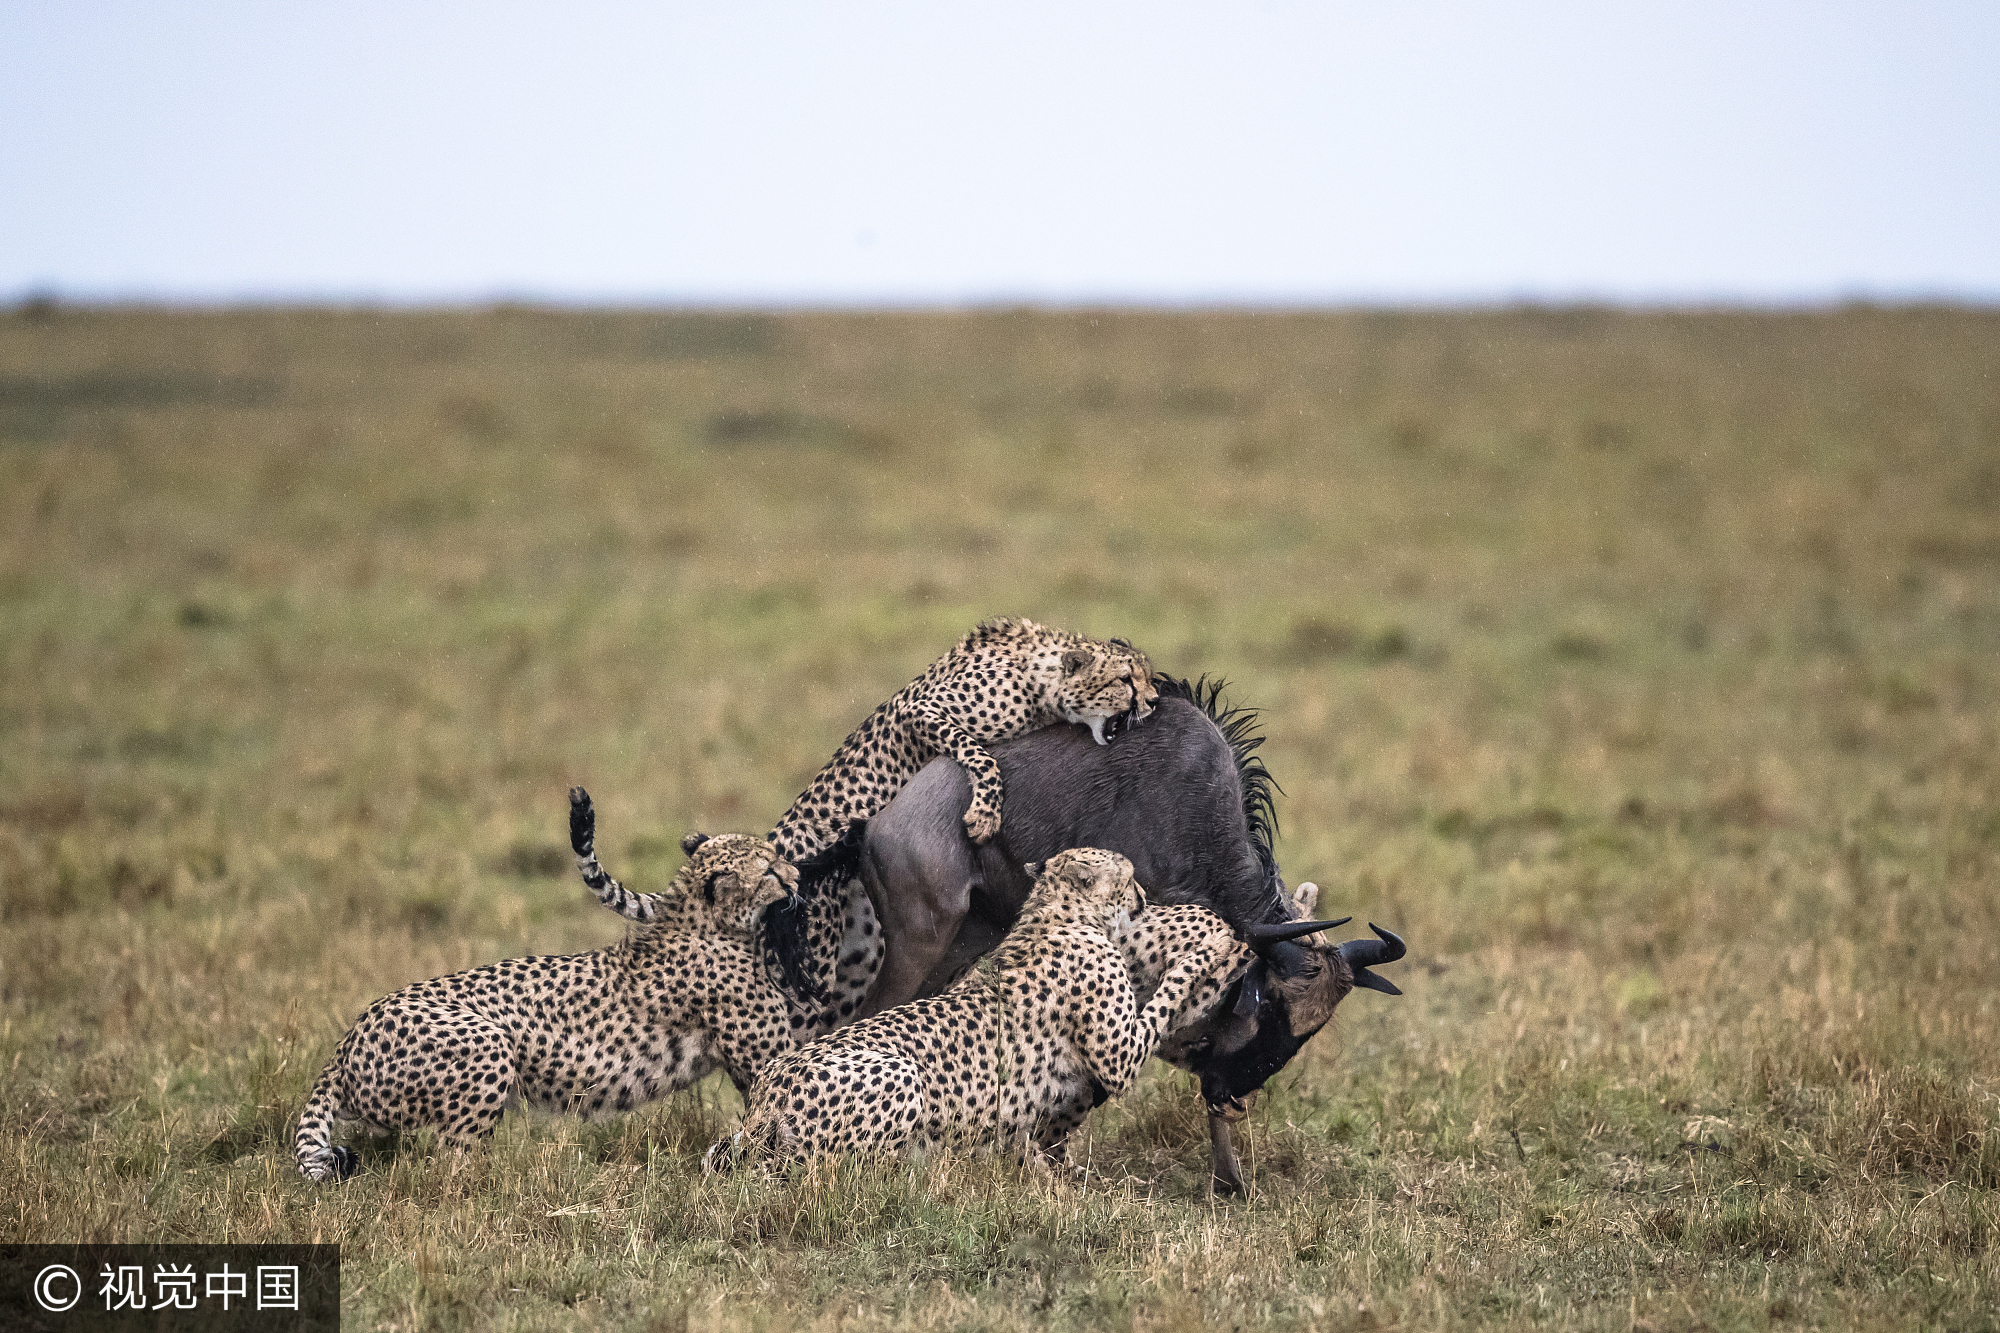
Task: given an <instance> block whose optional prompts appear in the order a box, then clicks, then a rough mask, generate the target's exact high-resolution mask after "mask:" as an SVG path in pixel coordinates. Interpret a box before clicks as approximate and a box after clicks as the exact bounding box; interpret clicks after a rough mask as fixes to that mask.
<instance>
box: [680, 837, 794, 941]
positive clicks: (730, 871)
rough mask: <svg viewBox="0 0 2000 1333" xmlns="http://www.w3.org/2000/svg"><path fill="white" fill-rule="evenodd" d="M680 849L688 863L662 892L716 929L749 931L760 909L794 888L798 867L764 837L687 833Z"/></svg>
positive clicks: (785, 896)
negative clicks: (712, 835)
mask: <svg viewBox="0 0 2000 1333" xmlns="http://www.w3.org/2000/svg"><path fill="white" fill-rule="evenodd" d="M681 850H682V851H683V852H686V853H687V863H686V864H685V865H683V866H682V867H681V868H680V872H679V873H678V874H676V875H675V876H674V882H673V883H672V884H671V885H669V886H668V888H667V891H666V893H665V894H663V895H662V896H663V897H666V898H673V899H678V900H679V901H680V902H681V903H682V904H684V906H685V908H686V909H688V911H689V912H690V914H691V915H692V916H694V917H695V918H696V919H697V920H700V921H702V922H703V923H704V924H705V925H706V926H708V927H709V928H710V929H712V930H714V931H715V932H716V933H717V934H731V935H748V934H750V933H751V932H752V931H753V930H755V929H756V928H757V920H758V918H759V917H761V916H762V915H763V914H764V909H765V908H767V907H769V906H770V905H771V904H773V903H775V902H780V901H782V900H784V899H786V898H789V897H791V896H792V894H793V893H794V892H795V891H796V890H797V889H798V883H799V872H798V870H797V869H796V868H795V867H794V866H793V865H792V863H791V862H789V861H786V860H784V859H782V858H781V857H779V856H778V854H777V853H776V852H774V851H773V850H772V849H771V844H770V843H769V842H768V841H766V840H765V839H763V838H758V837H753V836H751V835H750V834H747V833H718V834H716V835H715V836H714V837H710V836H709V835H708V834H706V833H690V834H688V835H687V836H686V837H685V838H682V839H681Z"/></svg>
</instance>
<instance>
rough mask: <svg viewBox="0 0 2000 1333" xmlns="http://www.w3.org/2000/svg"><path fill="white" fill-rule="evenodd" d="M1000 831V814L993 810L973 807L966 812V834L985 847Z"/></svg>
mask: <svg viewBox="0 0 2000 1333" xmlns="http://www.w3.org/2000/svg"><path fill="white" fill-rule="evenodd" d="M999 831H1000V815H999V813H998V812H997V811H993V810H980V809H976V808H975V809H971V810H967V811H966V812H965V832H966V836H967V837H969V838H971V839H972V840H973V841H974V842H975V843H978V844H979V845H980V846H981V847H984V846H985V845H986V844H987V843H989V842H991V841H992V840H993V835H994V834H996V833H998V832H999Z"/></svg>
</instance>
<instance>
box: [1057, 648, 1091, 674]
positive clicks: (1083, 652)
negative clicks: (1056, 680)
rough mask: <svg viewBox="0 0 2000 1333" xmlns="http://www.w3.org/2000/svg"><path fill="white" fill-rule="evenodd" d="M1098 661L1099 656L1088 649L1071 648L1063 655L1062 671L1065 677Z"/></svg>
mask: <svg viewBox="0 0 2000 1333" xmlns="http://www.w3.org/2000/svg"><path fill="white" fill-rule="evenodd" d="M1096 660H1097V654H1096V653H1093V652H1091V651H1090V649H1088V648H1071V649H1069V650H1067V651H1066V652H1064V653H1063V655H1062V669H1063V674H1064V675H1065V676H1068V675H1072V674H1074V673H1075V672H1078V671H1081V670H1083V668H1085V667H1087V666H1089V665H1090V664H1091V663H1092V662H1094V661H1096Z"/></svg>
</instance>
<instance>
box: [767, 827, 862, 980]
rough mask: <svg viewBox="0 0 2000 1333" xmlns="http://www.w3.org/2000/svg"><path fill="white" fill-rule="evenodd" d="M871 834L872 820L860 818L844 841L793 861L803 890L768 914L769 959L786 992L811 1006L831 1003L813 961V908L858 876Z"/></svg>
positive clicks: (770, 910)
mask: <svg viewBox="0 0 2000 1333" xmlns="http://www.w3.org/2000/svg"><path fill="white" fill-rule="evenodd" d="M867 831H868V821H867V820H864V819H857V820H856V821H854V823H852V824H850V825H848V828H847V832H846V833H845V834H843V835H842V836H841V839H840V841H839V842H836V843H834V844H833V845H832V846H831V847H828V848H826V849H825V850H824V851H819V852H815V853H813V855H811V856H809V857H806V858H805V859H804V860H802V861H795V862H793V866H794V867H795V868H796V869H797V870H798V872H799V884H798V890H797V891H796V892H795V893H793V894H792V896H791V897H789V898H783V899H780V900H779V901H777V902H775V903H772V904H771V905H770V906H769V907H767V908H765V909H764V920H763V931H762V943H763V948H764V957H765V959H766V960H767V961H768V962H769V963H770V965H771V966H772V967H773V968H775V969H776V970H777V973H778V978H779V985H780V986H781V987H782V988H783V989H784V991H785V993H786V994H788V995H790V996H791V997H792V998H794V999H796V1000H799V1001H802V1002H804V1003H806V1004H809V1005H821V1004H825V1003H826V988H825V987H824V986H822V985H820V984H819V981H818V979H817V978H816V977H815V975H814V974H815V972H816V971H817V965H818V961H819V960H817V959H816V958H814V957H813V952H812V943H811V939H810V935H809V930H810V926H811V921H810V918H811V914H812V906H813V904H814V903H815V902H816V901H817V900H818V899H819V897H820V895H822V894H825V893H830V892H833V891H834V890H835V889H836V888H837V887H838V885H839V884H840V883H841V882H843V881H845V880H846V879H847V877H848V876H850V875H852V874H853V873H855V870H856V868H857V866H858V865H859V864H860V861H861V841H862V835H863V834H865V833H866V832H867Z"/></svg>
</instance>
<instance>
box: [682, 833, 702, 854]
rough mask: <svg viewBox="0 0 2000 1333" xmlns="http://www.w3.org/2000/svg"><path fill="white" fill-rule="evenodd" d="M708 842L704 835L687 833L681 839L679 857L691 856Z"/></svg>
mask: <svg viewBox="0 0 2000 1333" xmlns="http://www.w3.org/2000/svg"><path fill="white" fill-rule="evenodd" d="M707 841H708V835H707V834H706V833H689V834H687V835H686V836H684V837H683V838H682V839H681V855H683V856H693V855H694V849H695V848H697V847H699V846H701V845H702V844H703V843H705V842H707Z"/></svg>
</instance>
